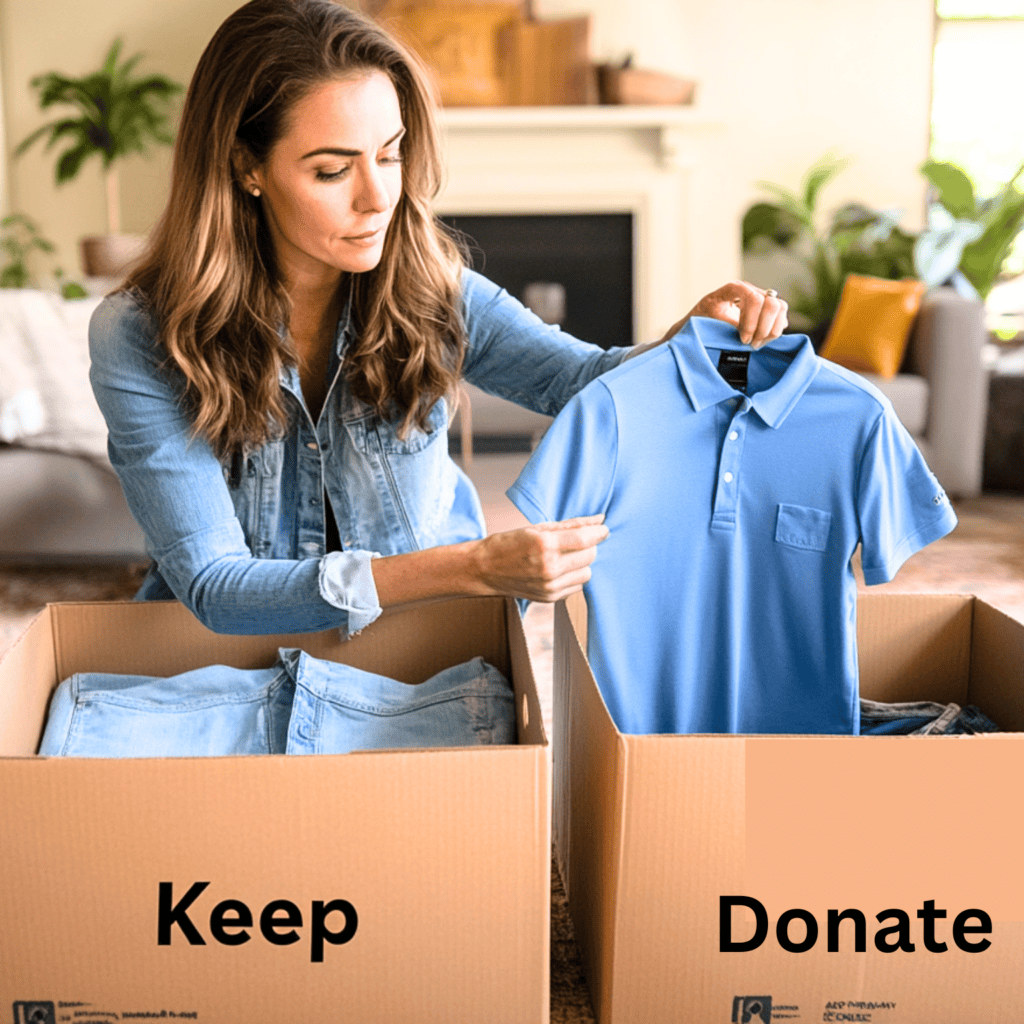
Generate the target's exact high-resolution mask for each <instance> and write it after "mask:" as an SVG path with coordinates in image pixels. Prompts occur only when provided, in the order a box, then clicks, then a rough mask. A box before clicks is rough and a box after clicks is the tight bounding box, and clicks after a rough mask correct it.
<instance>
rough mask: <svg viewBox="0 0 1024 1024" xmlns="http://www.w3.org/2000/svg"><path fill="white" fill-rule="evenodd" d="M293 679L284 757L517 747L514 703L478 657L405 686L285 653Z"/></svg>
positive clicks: (496, 675)
mask: <svg viewBox="0 0 1024 1024" xmlns="http://www.w3.org/2000/svg"><path fill="white" fill-rule="evenodd" d="M281 653H282V656H283V657H284V659H285V661H286V662H287V663H288V664H289V668H290V670H291V674H292V677H293V678H294V680H295V699H294V703H293V705H292V717H291V723H290V724H289V726H288V745H287V748H286V753H289V754H344V753H348V752H349V751H351V750H380V749H391V748H395V747H466V746H474V745H477V744H494V743H515V741H516V722H515V702H514V700H513V693H512V688H511V687H510V686H509V684H508V683H507V682H506V680H505V677H504V676H503V675H502V674H501V673H500V672H499V671H498V670H497V669H496V668H493V667H492V666H490V665H488V664H487V662H485V661H484V660H483V658H474V659H473V660H472V661H468V662H466V663H465V664H462V665H456V666H454V667H453V668H449V669H445V670H444V671H443V672H439V673H438V674H437V675H436V676H433V677H432V678H430V679H428V680H427V681H426V682H424V683H419V684H417V685H409V684H408V683H400V682H398V681H397V680H394V679H389V678H387V677H386V676H378V675H374V674H373V673H372V672H364V671H362V670H361V669H357V668H351V667H350V666H348V665H338V664H335V663H334V662H330V661H320V660H318V659H316V658H311V657H310V656H309V655H308V654H305V653H304V652H303V651H300V650H289V651H282V652H281Z"/></svg>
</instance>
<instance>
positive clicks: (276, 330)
mask: <svg viewBox="0 0 1024 1024" xmlns="http://www.w3.org/2000/svg"><path fill="white" fill-rule="evenodd" d="M439 165H440V161H439V154H438V144H437V137H436V129H435V124H434V115H433V112H432V101H431V99H430V93H429V90H428V88H427V87H426V86H425V84H424V78H423V76H422V73H421V72H420V71H419V70H418V69H417V65H416V63H415V61H414V60H413V59H412V58H410V56H409V55H408V54H407V53H406V52H405V51H404V50H403V49H402V48H401V47H399V46H398V45H397V44H396V43H395V42H394V41H393V40H392V39H391V38H390V37H389V36H387V34H386V33H384V32H383V31H382V30H381V29H379V28H378V27H377V26H375V25H374V24H373V23H372V22H369V21H368V20H367V19H365V18H363V17H362V16H360V15H358V14H355V13H353V12H352V11H350V10H347V9H346V8H344V7H341V6H340V5H338V4H335V3H333V2H331V0H252V2H251V3H248V4H246V5H245V6H244V7H241V8H240V9H239V10H237V11H236V12H235V13H233V14H232V15H231V16H230V17H228V19H227V20H226V21H225V22H224V24H223V25H222V26H221V27H220V29H219V30H218V31H217V33H216V35H215V36H214V38H213V39H212V40H211V42H210V44H209V46H208V47H207V49H206V51H205V52H204V54H203V56H202V58H201V60H200V62H199V65H198V67H197V69H196V73H195V75H194V77H193V80H192V83H191V86H190V88H189V92H188V95H187V98H186V101H185V107H184V111H183V115H182V121H181V126H180V130H179V134H178V141H177V146H176V149H175V158H174V170H173V180H172V185H171V195H170V200H169V202H168V206H167V209H166V211H165V213H164V215H163V217H162V219H161V221H160V223H159V224H158V226H157V228H156V229H155V232H154V235H153V238H152V241H151V246H150V250H149V253H148V256H147V257H146V259H145V261H144V262H143V263H142V264H141V265H140V266H139V267H138V268H137V269H136V270H135V271H134V272H133V273H132V274H131V275H130V277H129V278H128V280H127V281H126V283H125V285H124V287H123V288H122V289H121V290H120V291H118V292H117V293H115V294H114V295H112V296H110V297H108V298H107V299H106V300H105V301H104V303H103V304H102V305H101V306H100V307H99V309H98V310H97V312H96V314H95V316H94V318H93V321H92V324H91V327H90V347H91V353H92V361H93V362H92V371H91V377H92V382H93V388H94V391H95V393H96V397H97V400H98V401H99V404H100V407H101V409H102V410H103V413H104V416H105V417H106V420H107V424H108V427H109V432H110V456H111V461H112V462H113V464H114V467H115V468H116V470H117V472H118V475H119V476H120V478H121V482H122V485H123V487H124V491H125V495H126V497H127V499H128V502H129V504H130V506H131V508H132V511H133V513H134V515H135V517H136V518H137V519H138V521H139V523H140V525H141V526H142V528H143V530H144V531H145V534H146V537H147V541H148V545H149V549H150V553H151V554H152V556H153V560H154V564H153V566H152V568H151V570H150V573H149V575H148V577H147V578H146V580H145V582H144V583H143V586H142V587H141V589H140V591H139V594H138V597H139V598H143V599H153V598H171V597H175V596H176V597H177V598H179V599H180V600H181V601H182V602H184V603H185V604H186V605H187V606H188V607H189V608H190V609H191V610H192V611H193V612H194V613H195V614H196V615H197V616H198V617H199V619H200V620H201V621H203V622H204V623H205V624H206V625H207V626H209V627H210V628H211V629H214V630H216V631H219V632H230V633H260V632H263V633H266V632H301V631H310V630H321V629H327V628H330V627H338V628H340V629H341V630H342V631H343V633H347V634H352V633H355V632H357V631H358V630H359V629H362V628H363V627H364V626H366V625H367V624H368V623H370V622H372V621H373V619H374V618H375V617H376V616H377V615H378V614H379V613H380V610H381V607H382V606H383V607H386V606H388V605H390V604H395V603H399V602H403V601H408V600H414V599H418V598H425V597H435V596H444V595H456V594H509V595H512V596H515V597H520V598H529V599H535V600H542V601H555V600H558V599H560V598H561V597H564V596H565V595H566V594H568V593H570V592H572V591H574V590H577V589H579V588H580V587H581V586H582V584H583V583H584V582H585V581H586V579H587V578H588V577H589V572H590V570H589V565H590V563H591V562H592V561H593V559H594V557H595V553H596V547H597V545H598V544H599V543H600V541H601V540H603V538H604V536H605V535H606V533H607V531H606V529H605V527H604V526H602V525H601V522H600V518H599V517H594V518H591V519H579V520H571V521H567V522H563V523H550V524H545V525H542V526H539V527H530V528H528V529H522V530H514V531H510V532H506V533H498V534H494V535H491V536H485V529H484V523H483V516H482V512H481V509H480V503H479V500H478V498H477V496H476V493H475V491H474V490H473V487H472V484H471V483H470V482H469V480H468V478H467V477H466V476H465V475H464V474H463V473H462V472H461V471H460V470H459V469H458V468H457V467H456V465H455V463H454V462H452V460H451V459H450V458H449V457H448V453H447V444H446V426H447V419H448V406H447V402H446V398H449V397H450V396H451V395H452V393H453V390H454V388H455V386H456V385H457V382H458V381H459V379H460V378H461V377H463V376H464V377H465V378H466V379H468V380H471V381H473V382H474V383H476V384H477V385H479V386H480V387H482V388H484V389H486V390H488V391H491V392H493V393H495V394H500V395H502V396H503V397H506V398H510V399H512V400H514V401H518V402H520V403H521V404H523V405H527V406H529V407H530V408H532V409H535V410H537V411H540V412H544V413H548V414H555V413H557V412H558V410H559V409H560V408H561V407H562V406H563V405H564V404H565V403H566V402H567V401H568V400H569V398H570V397H572V395H573V394H575V393H576V391H578V390H579V389H580V388H581V387H583V386H584V385H585V384H586V383H588V382H589V381H590V380H592V379H593V378H594V377H595V376H597V375H598V374H599V373H601V372H603V371H604V370H607V369H610V368H611V367H613V366H615V365H617V364H618V363H619V362H621V360H622V359H623V358H624V357H626V356H627V355H630V354H635V352H636V351H637V350H636V349H612V350H610V351H604V350H602V349H599V348H597V347H596V346H592V345H586V344H584V343H583V342H578V341H576V340H575V339H572V338H570V337H568V336H566V335H564V334H562V333H561V332H559V331H557V329H553V328H549V327H547V326H546V325H544V324H543V323H541V321H540V320H539V319H537V318H536V317H535V316H533V314H531V313H530V312H529V311H527V310H525V309H524V308H523V307H522V306H521V305H519V303H517V302H516V301H515V300H514V299H512V298H511V297H510V296H508V295H507V294H506V293H505V292H503V291H502V290H501V289H499V288H497V287H496V286H495V285H493V284H492V283H491V282H489V281H487V280H486V279H485V278H483V277H481V276H480V275H477V274H475V273H473V272H472V271H469V270H467V269H466V268H464V267H463V265H462V261H461V259H460V257H459V253H458V251H457V249H456V247H455V245H454V244H453V243H452V242H451V240H450V239H448V237H447V236H446V235H445V234H444V233H443V231H441V230H439V229H438V227H437V225H436V223H435V220H434V218H433V215H432V212H431V207H430V201H431V199H432V198H433V196H434V195H435V194H436V192H437V189H438V185H439ZM737 311H738V312H737ZM693 312H694V313H701V314H703V315H712V316H718V317H720V318H723V319H724V318H730V317H731V318H732V319H733V321H734V322H737V316H738V322H739V324H740V328H741V331H742V332H743V333H744V334H745V336H746V337H747V340H750V341H752V343H754V344H758V343H763V342H764V341H766V340H767V339H768V338H770V337H774V336H776V335H778V334H779V333H781V331H782V328H783V327H784V326H785V322H786V319H785V305H784V304H783V303H780V302H779V300H778V299H777V298H775V297H774V295H773V294H772V293H769V294H767V295H766V294H765V293H764V292H762V291H761V289H757V288H754V287H753V286H750V285H746V284H742V283H740V282H733V283H732V284H730V285H727V286H725V287H724V288H722V289H719V290H718V291H717V292H714V293H712V295H710V296H708V297H706V298H705V299H703V300H702V301H701V303H699V304H698V305H697V306H696V307H695V309H694V311H693ZM677 326H679V325H677ZM670 333H671V332H670Z"/></svg>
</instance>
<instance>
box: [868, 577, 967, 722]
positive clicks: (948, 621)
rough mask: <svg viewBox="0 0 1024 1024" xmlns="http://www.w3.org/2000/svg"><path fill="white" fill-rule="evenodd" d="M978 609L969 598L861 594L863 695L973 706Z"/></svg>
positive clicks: (894, 699) (951, 595)
mask: <svg viewBox="0 0 1024 1024" xmlns="http://www.w3.org/2000/svg"><path fill="white" fill-rule="evenodd" d="M973 610H974V598H973V597H971V596H970V595H969V594H893V593H877V594H873V593H867V594H860V595H858V600H857V658H858V662H859V664H860V692H861V696H862V697H867V698H868V699H870V700H878V701H910V700H933V701H940V702H941V703H943V704H948V703H950V702H951V701H955V702H956V703H957V704H965V703H967V691H968V680H969V678H970V668H971V623H972V618H973Z"/></svg>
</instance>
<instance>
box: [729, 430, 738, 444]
mask: <svg viewBox="0 0 1024 1024" xmlns="http://www.w3.org/2000/svg"><path fill="white" fill-rule="evenodd" d="M739 436H740V435H739V434H738V433H737V432H736V431H735V430H734V431H733V432H732V433H731V434H730V435H729V440H730V441H735V440H736V438H737V437H739Z"/></svg>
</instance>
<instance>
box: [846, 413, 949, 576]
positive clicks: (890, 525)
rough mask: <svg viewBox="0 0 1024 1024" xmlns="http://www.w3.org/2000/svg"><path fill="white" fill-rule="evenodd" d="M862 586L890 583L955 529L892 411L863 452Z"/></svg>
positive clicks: (859, 507) (860, 512) (860, 497)
mask: <svg viewBox="0 0 1024 1024" xmlns="http://www.w3.org/2000/svg"><path fill="white" fill-rule="evenodd" d="M857 512H858V516H859V519H860V539H861V566H862V569H863V572H864V582H865V583H867V584H869V585H874V584H878V583H888V582H889V580H891V579H892V578H893V577H894V576H895V575H896V572H897V570H898V569H899V568H900V566H901V565H903V563H904V562H905V561H906V560H907V559H908V558H909V557H910V556H911V555H912V554H914V553H915V552H916V551H920V550H921V548H923V547H925V546H926V545H928V544H931V543H932V541H935V540H938V539H939V538H940V537H944V536H945V535H946V534H947V533H949V532H950V531H951V530H952V529H953V528H954V527H955V526H956V524H957V518H956V514H955V513H954V512H953V509H952V507H951V506H950V503H949V498H948V497H947V496H946V492H945V491H944V490H943V489H942V485H941V484H940V483H939V481H938V479H937V478H936V477H935V474H934V473H932V471H931V470H930V469H929V468H928V465H927V463H926V462H925V461H924V457H923V456H922V455H921V452H920V450H919V449H918V447H917V445H916V444H915V443H914V440H913V438H912V437H911V436H910V434H909V433H907V430H906V428H905V427H904V426H903V424H902V423H900V421H899V419H898V418H897V417H896V414H895V413H894V412H893V411H892V409H891V408H885V409H883V411H882V414H881V415H880V416H879V418H878V420H877V422H876V423H875V426H874V429H873V430H872V432H871V434H870V435H869V438H868V441H867V445H866V447H865V450H864V452H863V456H862V459H861V468H860V480H859V487H858V499H857Z"/></svg>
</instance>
